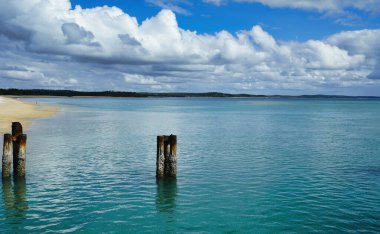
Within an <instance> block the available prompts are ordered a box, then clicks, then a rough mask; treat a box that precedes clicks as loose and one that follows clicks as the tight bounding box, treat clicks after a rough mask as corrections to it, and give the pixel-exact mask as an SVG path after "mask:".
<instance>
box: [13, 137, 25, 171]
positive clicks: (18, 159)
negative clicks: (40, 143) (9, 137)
mask: <svg viewBox="0 0 380 234" xmlns="http://www.w3.org/2000/svg"><path fill="white" fill-rule="evenodd" d="M14 143H16V144H17V145H18V151H17V154H16V155H15V154H13V174H14V176H18V177H22V176H25V162H26V134H22V135H20V136H18V137H17V140H16V141H15V142H14ZM14 143H13V144H14Z"/></svg>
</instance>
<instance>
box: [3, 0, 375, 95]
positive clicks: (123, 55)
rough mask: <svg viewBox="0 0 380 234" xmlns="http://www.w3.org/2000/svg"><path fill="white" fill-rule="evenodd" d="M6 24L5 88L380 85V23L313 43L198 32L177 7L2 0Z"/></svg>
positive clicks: (255, 30) (250, 33) (257, 32)
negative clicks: (146, 10) (182, 21)
mask: <svg viewBox="0 0 380 234" xmlns="http://www.w3.org/2000/svg"><path fill="white" fill-rule="evenodd" d="M282 2H283V3H284V4H285V2H286V1H282ZM298 2H299V3H300V4H301V2H302V1H298ZM0 25H2V26H0V34H2V35H4V36H3V37H1V36H0V49H1V50H0V64H1V63H2V64H7V67H6V68H2V67H0V84H2V86H3V87H5V85H3V84H5V82H7V84H6V85H7V86H9V85H11V84H12V82H10V83H9V80H10V79H7V77H12V78H15V77H18V78H19V79H24V80H25V79H26V78H27V79H28V85H31V86H34V87H53V88H56V87H58V88H60V87H61V88H64V87H74V88H77V89H89V90H99V89H100V90H101V89H103V90H104V89H117V90H134V89H136V90H144V91H148V90H156V89H158V90H168V91H169V90H170V91H173V90H174V91H212V90H213V91H225V92H241V91H244V92H250V93H253V92H257V91H260V90H264V91H265V90H281V89H283V90H285V91H284V92H287V91H286V90H289V92H294V90H299V92H305V93H306V92H309V91H319V90H321V91H322V92H327V91H328V90H329V88H330V87H370V86H372V87H373V86H374V85H375V86H376V85H377V86H379V81H378V80H377V79H374V78H373V75H372V76H371V74H378V72H376V71H377V70H376V69H378V65H377V64H379V61H380V59H379V57H380V56H379V54H378V53H379V52H378V51H380V50H379V45H378V44H379V43H377V38H380V30H359V31H347V32H342V33H338V34H335V35H332V36H330V37H328V38H327V39H326V40H323V41H320V40H310V41H306V42H286V41H285V42H284V41H277V40H276V39H275V38H274V37H273V36H272V35H270V34H269V33H268V32H265V31H264V30H263V29H262V28H261V27H260V26H253V27H252V29H250V30H245V31H240V32H238V33H236V34H231V33H229V32H227V31H221V32H218V33H216V34H213V35H210V34H198V33H196V32H193V31H189V30H186V29H182V28H180V27H179V25H178V23H177V19H176V16H175V14H174V13H173V12H172V11H171V10H162V11H161V12H160V13H158V14H157V15H156V16H153V17H151V18H148V19H146V20H144V21H143V22H142V23H141V24H139V23H138V22H137V20H136V18H134V17H132V16H130V15H128V14H126V13H124V12H123V11H122V10H121V9H119V8H117V7H97V8H91V9H82V8H81V7H79V6H77V7H75V8H72V7H71V4H70V2H69V1H68V0H61V1H46V0H15V1H11V2H9V3H8V2H7V3H5V2H4V1H1V0H0ZM4 25H6V27H5V26H4ZM47 61H48V62H47ZM17 66H23V67H25V66H28V67H29V68H33V69H28V70H27V71H18V70H17V69H15V67H17ZM30 71H36V72H35V73H31V72H30ZM39 74H40V75H39ZM41 74H42V75H41ZM41 76H42V77H43V78H41ZM6 79H7V81H5V80H6ZM33 81H34V82H35V83H33ZM3 82H4V83H3ZM13 84H14V85H16V86H20V84H19V83H13ZM24 86H25V85H23V86H22V87H24ZM264 91H261V92H264Z"/></svg>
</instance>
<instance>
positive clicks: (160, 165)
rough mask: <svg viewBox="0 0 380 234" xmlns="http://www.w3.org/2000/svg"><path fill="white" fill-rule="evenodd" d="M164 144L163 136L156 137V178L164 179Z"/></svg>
mask: <svg viewBox="0 0 380 234" xmlns="http://www.w3.org/2000/svg"><path fill="white" fill-rule="evenodd" d="M164 142H165V136H157V161H156V177H157V178H163V177H164V162H165V154H164Z"/></svg>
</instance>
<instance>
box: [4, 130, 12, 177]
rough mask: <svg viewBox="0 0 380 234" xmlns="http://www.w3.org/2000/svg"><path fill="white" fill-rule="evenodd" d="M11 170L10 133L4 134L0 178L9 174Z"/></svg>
mask: <svg viewBox="0 0 380 234" xmlns="http://www.w3.org/2000/svg"><path fill="white" fill-rule="evenodd" d="M11 171H12V135H11V134H9V133H7V134H4V144H3V157H2V178H8V177H10V176H11Z"/></svg>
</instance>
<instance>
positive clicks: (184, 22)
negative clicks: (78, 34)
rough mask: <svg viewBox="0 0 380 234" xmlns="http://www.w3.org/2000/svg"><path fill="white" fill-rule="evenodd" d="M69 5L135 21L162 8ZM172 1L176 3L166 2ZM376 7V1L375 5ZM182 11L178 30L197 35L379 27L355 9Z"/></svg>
mask: <svg viewBox="0 0 380 234" xmlns="http://www.w3.org/2000/svg"><path fill="white" fill-rule="evenodd" d="M71 2H72V4H73V5H77V4H78V5H81V6H82V7H85V8H91V7H96V6H104V5H108V6H117V7H119V8H121V9H123V10H124V11H125V12H126V13H128V14H129V15H133V16H135V17H136V18H137V19H138V21H139V22H142V21H143V20H145V19H146V18H149V17H152V16H154V15H156V14H157V13H158V12H159V11H160V10H161V9H162V8H161V7H160V6H158V5H157V4H154V3H152V2H154V1H143V0H141V1H136V0H91V1H88V0H73V1H71ZM167 2H176V1H167ZM379 4H380V2H379ZM174 5H175V6H179V7H181V8H183V9H184V10H185V11H186V12H180V13H178V12H176V13H177V20H178V23H179V25H180V27H182V28H185V29H189V30H193V31H197V32H199V33H210V34H212V33H215V32H219V31H221V30H227V31H229V32H231V33H234V32H237V31H239V30H244V29H250V28H251V27H252V26H253V25H261V26H262V27H263V28H264V29H265V30H266V31H268V32H269V33H270V34H271V35H273V36H274V37H275V38H277V39H279V40H301V41H303V40H309V39H323V38H324V37H327V36H329V35H331V34H334V33H337V32H340V31H347V30H360V29H362V28H366V29H376V28H380V17H379V15H378V14H374V13H368V12H366V11H360V10H357V9H352V8H351V9H350V8H348V9H345V10H346V11H347V12H345V13H337V12H335V13H332V14H328V12H318V11H312V10H303V9H293V8H286V7H285V8H273V7H269V6H265V5H263V4H260V3H254V4H252V3H246V2H238V3H237V2H230V3H228V4H222V5H219V6H218V5H214V4H209V3H205V2H203V1H199V0H198V1H184V2H183V3H182V4H181V3H178V4H174ZM169 8H170V7H169Z"/></svg>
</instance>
